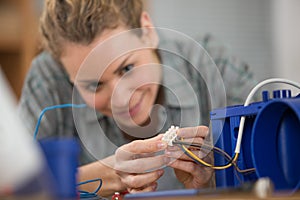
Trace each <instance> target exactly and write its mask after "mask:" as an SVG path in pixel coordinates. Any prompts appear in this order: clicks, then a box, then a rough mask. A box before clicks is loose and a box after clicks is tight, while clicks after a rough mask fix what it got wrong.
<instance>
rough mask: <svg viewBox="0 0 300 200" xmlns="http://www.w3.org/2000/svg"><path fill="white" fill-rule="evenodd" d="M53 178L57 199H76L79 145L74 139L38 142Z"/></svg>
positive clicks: (49, 139) (53, 139) (54, 139)
mask: <svg viewBox="0 0 300 200" xmlns="http://www.w3.org/2000/svg"><path fill="white" fill-rule="evenodd" d="M39 143H40V146H41V148H42V150H43V152H44V155H45V158H46V161H47V164H48V168H49V171H50V172H51V174H52V177H53V184H52V188H53V193H54V196H55V197H58V198H76V197H78V193H77V189H76V184H77V181H76V174H77V167H78V158H79V151H80V150H79V149H80V148H79V144H78V141H77V139H75V138H47V139H42V140H40V141H39Z"/></svg>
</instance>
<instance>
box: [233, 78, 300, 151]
mask: <svg viewBox="0 0 300 200" xmlns="http://www.w3.org/2000/svg"><path fill="white" fill-rule="evenodd" d="M270 83H285V84H289V85H292V86H294V87H296V88H298V89H300V84H299V83H297V82H294V81H290V80H287V79H283V78H271V79H267V80H264V81H262V82H260V83H259V84H257V85H256V86H255V87H254V88H253V89H252V90H251V91H250V93H249V95H248V97H247V99H246V101H245V103H244V106H248V105H249V104H250V101H251V100H252V98H253V96H254V94H255V93H256V92H257V91H258V90H259V89H260V88H261V87H263V86H265V85H267V84H270ZM245 120H246V117H245V116H242V117H241V120H240V125H239V131H238V137H237V142H236V146H235V153H236V154H238V153H240V150H241V143H242V137H243V131H244V125H245Z"/></svg>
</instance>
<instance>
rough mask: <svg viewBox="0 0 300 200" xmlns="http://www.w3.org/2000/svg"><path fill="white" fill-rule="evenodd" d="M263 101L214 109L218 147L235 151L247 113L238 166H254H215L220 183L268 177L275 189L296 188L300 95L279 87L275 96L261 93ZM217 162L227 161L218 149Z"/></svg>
mask: <svg viewBox="0 0 300 200" xmlns="http://www.w3.org/2000/svg"><path fill="white" fill-rule="evenodd" d="M262 99H263V100H262V101H261V102H255V103H252V104H250V105H249V106H246V107H244V106H243V105H238V106H230V107H226V108H220V109H215V110H213V111H212V112H211V123H212V134H213V141H214V144H215V146H216V147H218V148H220V149H222V150H224V151H225V152H226V153H227V154H229V155H230V156H233V155H234V150H235V146H236V141H237V134H238V129H239V123H240V118H241V116H246V121H245V127H244V133H243V138H242V145H241V150H240V155H239V158H238V160H237V166H238V167H239V168H240V169H249V168H255V171H252V172H251V173H240V172H238V171H237V170H236V169H235V167H234V166H232V167H230V168H228V169H225V170H216V184H217V187H221V188H226V187H237V186H240V185H241V184H242V183H244V182H247V181H255V180H257V179H258V178H260V177H269V178H271V180H272V181H273V183H274V186H275V190H295V189H299V186H300V159H299V158H300V95H298V96H295V97H291V92H290V91H289V90H276V91H274V92H273V98H272V99H270V98H269V93H268V92H267V91H264V92H263V93H262ZM214 156H215V165H216V166H220V165H224V164H225V163H227V162H228V160H226V159H225V158H224V157H223V156H221V155H220V154H218V153H215V154H214Z"/></svg>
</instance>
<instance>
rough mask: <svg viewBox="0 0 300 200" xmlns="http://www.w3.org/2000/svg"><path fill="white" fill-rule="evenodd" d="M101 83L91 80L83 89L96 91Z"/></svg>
mask: <svg viewBox="0 0 300 200" xmlns="http://www.w3.org/2000/svg"><path fill="white" fill-rule="evenodd" d="M101 85H102V83H101V82H91V83H89V84H87V85H86V86H85V89H86V90H88V91H90V92H96V91H98V90H100V88H101Z"/></svg>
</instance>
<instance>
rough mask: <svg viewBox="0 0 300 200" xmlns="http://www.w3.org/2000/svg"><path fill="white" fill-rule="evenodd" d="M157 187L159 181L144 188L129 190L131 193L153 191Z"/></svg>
mask: <svg viewBox="0 0 300 200" xmlns="http://www.w3.org/2000/svg"><path fill="white" fill-rule="evenodd" d="M156 188H157V183H156V182H154V183H152V184H150V185H148V186H147V187H144V188H137V189H136V188H128V189H127V190H128V192H129V193H140V192H153V191H155V190H156Z"/></svg>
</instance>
